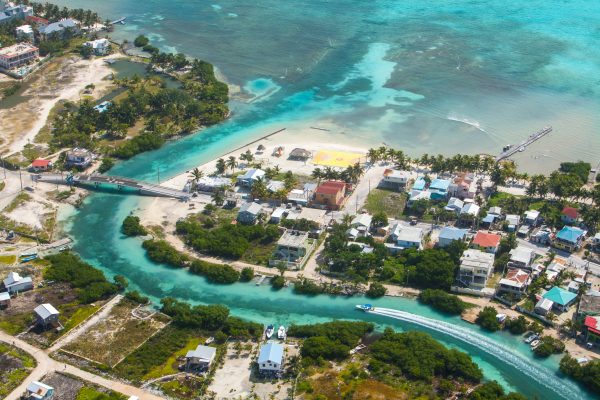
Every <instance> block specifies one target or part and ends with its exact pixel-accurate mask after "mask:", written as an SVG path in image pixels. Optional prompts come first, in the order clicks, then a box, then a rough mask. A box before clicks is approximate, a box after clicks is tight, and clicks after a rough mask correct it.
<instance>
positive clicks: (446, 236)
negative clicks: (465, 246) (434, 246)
mask: <svg viewBox="0 0 600 400" xmlns="http://www.w3.org/2000/svg"><path fill="white" fill-rule="evenodd" d="M467 233H468V231H467V230H466V229H459V228H454V227H451V226H447V227H445V228H444V229H442V231H441V232H440V236H439V239H438V246H439V247H446V246H449V245H450V244H451V243H452V242H454V241H457V240H465V238H466V237H467Z"/></svg>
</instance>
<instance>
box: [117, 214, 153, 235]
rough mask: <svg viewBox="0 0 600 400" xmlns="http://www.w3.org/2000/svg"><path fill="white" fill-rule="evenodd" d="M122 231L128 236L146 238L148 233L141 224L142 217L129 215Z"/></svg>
mask: <svg viewBox="0 0 600 400" xmlns="http://www.w3.org/2000/svg"><path fill="white" fill-rule="evenodd" d="M121 230H122V231H123V233H124V234H125V235H127V236H144V235H146V234H147V233H148V232H146V229H145V228H144V227H143V226H142V225H141V224H140V217H136V216H134V215H128V216H126V217H125V219H124V220H123V224H122V226H121Z"/></svg>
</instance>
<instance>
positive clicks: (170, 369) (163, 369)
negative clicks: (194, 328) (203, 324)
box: [143, 337, 204, 381]
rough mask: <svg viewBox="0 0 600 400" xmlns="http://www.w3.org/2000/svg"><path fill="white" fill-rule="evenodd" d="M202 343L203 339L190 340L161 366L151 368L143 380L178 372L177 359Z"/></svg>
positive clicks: (193, 338)
mask: <svg viewBox="0 0 600 400" xmlns="http://www.w3.org/2000/svg"><path fill="white" fill-rule="evenodd" d="M202 343H204V339H203V338H199V337H192V338H190V339H189V340H188V342H187V344H186V345H185V347H184V348H182V349H181V350H178V351H176V352H175V353H173V354H172V355H171V356H170V357H169V358H168V359H167V361H165V362H164V363H163V364H161V365H158V366H156V367H154V368H152V370H151V371H150V372H148V373H147V374H146V375H144V378H143V380H145V381H147V380H150V379H155V378H159V377H161V376H166V375H171V374H175V373H177V372H179V371H178V369H177V364H178V361H177V359H178V358H179V357H181V356H185V355H186V353H187V352H188V350H194V349H195V348H196V347H198V345H199V344H202Z"/></svg>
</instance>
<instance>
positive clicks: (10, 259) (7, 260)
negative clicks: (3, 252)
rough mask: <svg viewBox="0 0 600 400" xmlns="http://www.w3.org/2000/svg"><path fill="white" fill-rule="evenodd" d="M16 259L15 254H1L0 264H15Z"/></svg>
mask: <svg viewBox="0 0 600 400" xmlns="http://www.w3.org/2000/svg"><path fill="white" fill-rule="evenodd" d="M15 261H17V256H15V255H14V254H13V255H7V256H0V264H14V263H15Z"/></svg>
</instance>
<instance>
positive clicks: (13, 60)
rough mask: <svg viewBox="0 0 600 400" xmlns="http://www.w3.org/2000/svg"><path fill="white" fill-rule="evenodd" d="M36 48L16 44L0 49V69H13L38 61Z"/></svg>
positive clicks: (27, 44) (24, 44) (26, 44)
mask: <svg viewBox="0 0 600 400" xmlns="http://www.w3.org/2000/svg"><path fill="white" fill-rule="evenodd" d="M39 55H40V53H39V50H38V48H37V47H35V46H34V45H32V44H29V43H18V44H13V45H12V46H8V47H4V48H2V49H0V67H1V68H4V69H7V70H8V69H14V68H18V67H20V66H22V65H25V64H29V63H31V62H33V61H35V60H37V59H38V57H39Z"/></svg>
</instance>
